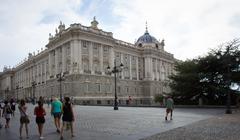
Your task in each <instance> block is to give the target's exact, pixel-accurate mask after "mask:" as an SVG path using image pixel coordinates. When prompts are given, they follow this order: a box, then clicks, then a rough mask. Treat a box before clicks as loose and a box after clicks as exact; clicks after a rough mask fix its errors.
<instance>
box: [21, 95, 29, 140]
mask: <svg viewBox="0 0 240 140" xmlns="http://www.w3.org/2000/svg"><path fill="white" fill-rule="evenodd" d="M18 109H19V112H20V128H19V133H20V139H22V128H23V125H25V130H26V138H27V139H28V138H29V136H28V124H29V122H30V120H29V118H28V115H27V107H26V105H25V100H24V99H22V100H21V101H20V104H19V106H18Z"/></svg>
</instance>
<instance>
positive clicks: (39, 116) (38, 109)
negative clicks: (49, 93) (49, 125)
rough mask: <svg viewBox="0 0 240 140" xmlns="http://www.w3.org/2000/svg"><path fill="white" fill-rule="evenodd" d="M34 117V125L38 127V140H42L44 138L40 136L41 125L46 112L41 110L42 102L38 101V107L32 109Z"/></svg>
mask: <svg viewBox="0 0 240 140" xmlns="http://www.w3.org/2000/svg"><path fill="white" fill-rule="evenodd" d="M34 115H35V116H36V123H37V126H38V132H39V139H40V140H42V139H43V138H44V137H43V135H42V131H43V125H44V123H45V118H44V116H45V115H46V111H45V109H44V108H43V102H42V101H40V100H39V101H38V106H37V107H35V109H34Z"/></svg>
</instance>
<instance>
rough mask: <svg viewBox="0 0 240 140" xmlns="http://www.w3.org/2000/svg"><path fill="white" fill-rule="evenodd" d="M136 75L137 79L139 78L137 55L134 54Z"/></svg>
mask: <svg viewBox="0 0 240 140" xmlns="http://www.w3.org/2000/svg"><path fill="white" fill-rule="evenodd" d="M136 75H137V80H139V74H138V56H136Z"/></svg>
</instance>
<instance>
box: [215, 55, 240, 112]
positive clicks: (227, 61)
mask: <svg viewBox="0 0 240 140" xmlns="http://www.w3.org/2000/svg"><path fill="white" fill-rule="evenodd" d="M221 56H222V55H221V54H220V53H218V54H217V59H220V58H221ZM224 56H226V54H224ZM235 61H236V62H238V61H239V58H238V57H236V58H235ZM225 64H226V65H227V71H226V72H227V73H226V79H227V85H228V90H227V106H226V112H225V113H226V114H232V110H231V93H230V91H229V90H230V85H231V83H230V74H231V65H230V64H231V58H230V55H229V56H226V57H225Z"/></svg>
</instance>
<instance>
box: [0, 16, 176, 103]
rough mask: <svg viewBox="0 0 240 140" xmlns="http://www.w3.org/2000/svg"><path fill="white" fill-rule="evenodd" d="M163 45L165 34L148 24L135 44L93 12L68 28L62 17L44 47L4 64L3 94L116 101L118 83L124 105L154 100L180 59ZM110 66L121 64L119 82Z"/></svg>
mask: <svg viewBox="0 0 240 140" xmlns="http://www.w3.org/2000/svg"><path fill="white" fill-rule="evenodd" d="M164 47H165V44H164V40H162V41H158V40H157V39H156V38H155V37H153V36H151V35H150V33H149V32H148V30H147V27H146V31H145V33H144V34H143V35H142V36H140V37H139V38H138V39H137V41H136V42H135V43H134V44H131V43H128V42H124V41H121V40H118V39H115V38H113V33H111V32H105V31H103V30H102V29H99V28H98V22H97V21H96V19H95V17H94V19H93V21H92V22H91V26H89V27H88V26H83V25H81V24H80V23H74V24H71V25H70V27H68V28H65V25H64V24H63V23H62V22H60V25H59V26H58V29H56V33H55V35H51V34H49V42H48V44H47V45H46V47H45V49H42V50H41V51H39V52H38V53H36V54H35V53H33V54H32V53H29V56H28V58H27V59H26V60H24V61H23V62H22V63H20V64H18V65H17V66H15V67H14V68H7V67H6V68H4V70H3V72H1V73H0V96H1V97H2V98H5V99H6V98H12V97H15V98H18V99H20V98H33V97H35V98H38V97H40V96H43V97H46V98H50V97H52V96H55V97H61V96H62V97H63V96H70V97H72V98H73V99H74V102H75V103H77V104H91V105H112V104H113V102H114V93H115V87H116V92H117V98H118V101H119V104H120V105H126V104H131V105H137V106H138V105H139V106H141V105H156V103H155V102H154V96H155V95H158V94H164V93H169V92H170V88H169V86H168V83H169V79H168V76H169V75H171V74H172V73H174V63H175V61H176V59H175V58H174V56H173V54H170V53H168V52H166V51H165V50H164ZM121 63H122V64H123V68H122V69H120V67H119V66H120V65H121ZM108 67H110V69H111V70H112V71H111V72H114V70H115V69H114V67H115V68H117V69H116V70H117V71H116V72H117V73H116V77H117V78H116V79H117V80H116V85H115V78H114V74H110V73H109V72H108V71H107V68H108Z"/></svg>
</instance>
